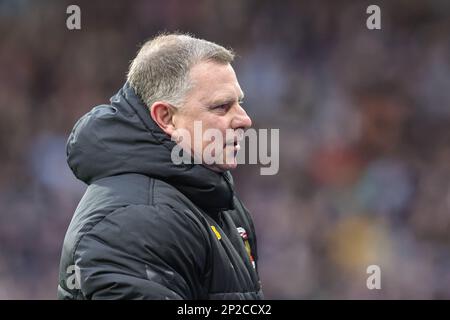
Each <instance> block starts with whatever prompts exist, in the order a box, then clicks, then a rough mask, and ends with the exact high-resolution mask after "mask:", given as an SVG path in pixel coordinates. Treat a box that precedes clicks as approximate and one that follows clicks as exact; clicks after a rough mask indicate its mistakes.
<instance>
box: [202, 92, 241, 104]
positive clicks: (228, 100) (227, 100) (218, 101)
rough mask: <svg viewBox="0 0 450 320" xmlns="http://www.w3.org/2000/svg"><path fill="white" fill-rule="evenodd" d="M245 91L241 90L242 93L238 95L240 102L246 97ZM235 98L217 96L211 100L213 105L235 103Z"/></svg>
mask: <svg viewBox="0 0 450 320" xmlns="http://www.w3.org/2000/svg"><path fill="white" fill-rule="evenodd" d="M244 96H245V95H244V93H243V92H241V94H240V95H239V97H238V102H242V100H243V99H244ZM234 101H235V100H234V99H233V98H225V97H224V98H217V99H214V100H212V101H211V102H210V104H211V105H220V104H230V103H233V102H234Z"/></svg>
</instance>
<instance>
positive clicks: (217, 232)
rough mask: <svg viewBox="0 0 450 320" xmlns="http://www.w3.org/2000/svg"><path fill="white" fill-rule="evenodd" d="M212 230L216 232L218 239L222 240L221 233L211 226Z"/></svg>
mask: <svg viewBox="0 0 450 320" xmlns="http://www.w3.org/2000/svg"><path fill="white" fill-rule="evenodd" d="M211 230H212V231H214V233H215V234H216V237H217V239H219V240H220V239H222V236H221V235H220V233H219V231H217V229H216V227H214V226H211Z"/></svg>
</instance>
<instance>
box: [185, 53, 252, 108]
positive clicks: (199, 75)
mask: <svg viewBox="0 0 450 320" xmlns="http://www.w3.org/2000/svg"><path fill="white" fill-rule="evenodd" d="M189 77H190V80H191V81H192V84H193V87H192V89H191V91H190V93H189V94H188V96H189V97H190V98H192V99H195V100H197V101H200V102H202V103H205V104H206V103H209V102H213V101H216V100H235V99H240V98H242V96H243V92H242V89H241V87H240V86H239V82H238V80H237V78H236V73H235V72H234V70H233V67H232V66H231V65H230V64H222V63H217V62H212V61H207V62H200V63H198V64H196V65H195V66H193V67H192V68H191V70H190V72H189Z"/></svg>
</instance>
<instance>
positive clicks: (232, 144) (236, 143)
mask: <svg viewBox="0 0 450 320" xmlns="http://www.w3.org/2000/svg"><path fill="white" fill-rule="evenodd" d="M223 147H224V148H226V147H233V148H234V149H236V151H239V150H240V149H241V145H240V144H239V141H238V140H237V138H235V139H234V140H231V141H228V142H226V143H225V144H224V145H223Z"/></svg>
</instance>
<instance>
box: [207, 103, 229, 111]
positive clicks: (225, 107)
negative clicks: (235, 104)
mask: <svg viewBox="0 0 450 320" xmlns="http://www.w3.org/2000/svg"><path fill="white" fill-rule="evenodd" d="M229 107H230V105H229V104H219V105H217V106H214V107H212V108H211V109H212V110H218V111H226V110H228V109H229Z"/></svg>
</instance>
